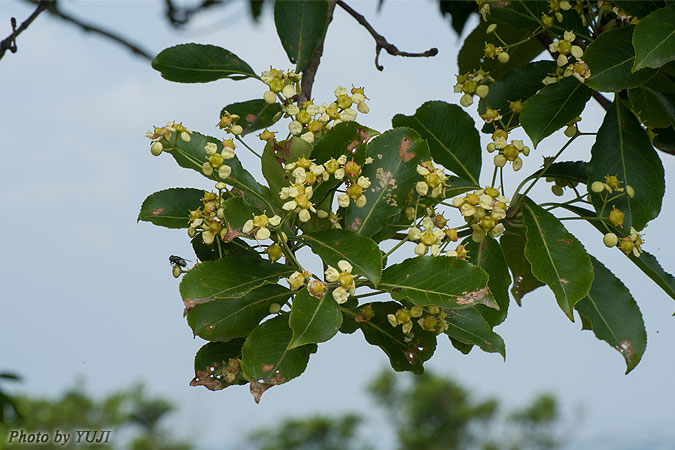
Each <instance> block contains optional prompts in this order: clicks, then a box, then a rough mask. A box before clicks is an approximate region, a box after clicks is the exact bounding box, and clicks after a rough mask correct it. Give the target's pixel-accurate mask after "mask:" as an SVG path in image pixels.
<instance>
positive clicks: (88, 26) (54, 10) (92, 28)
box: [29, 0, 153, 60]
mask: <svg viewBox="0 0 675 450" xmlns="http://www.w3.org/2000/svg"><path fill="white" fill-rule="evenodd" d="M29 2H30V3H39V4H42V3H44V4H45V6H46V9H47V12H49V13H50V14H52V15H53V16H56V17H58V18H59V19H61V20H64V21H66V22H69V23H72V24H73V25H76V26H78V27H79V28H80V29H82V30H83V31H85V32H88V33H94V34H98V35H99V36H103V37H105V38H107V39H110V40H111V41H114V42H116V43H117V44H120V45H122V46H123V47H126V48H127V49H129V50H130V51H131V52H132V53H134V54H135V55H138V56H141V57H143V58H145V59H147V60H152V58H153V56H152V55H151V54H150V53H149V52H148V51H147V50H145V49H143V48H142V47H141V46H139V45H137V44H134V43H133V42H131V41H129V40H128V39H126V38H124V37H122V36H120V35H117V34H115V33H113V32H111V31H108V30H106V29H103V28H101V27H99V26H97V25H94V24H92V23H87V22H83V21H82V20H80V19H76V18H75V17H73V16H71V15H69V14H66V13H64V12H63V11H61V10H60V9H59V8H58V6H57V2H56V1H54V0H51V1H39V2H36V1H35V0H29Z"/></svg>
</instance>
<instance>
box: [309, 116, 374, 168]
mask: <svg viewBox="0 0 675 450" xmlns="http://www.w3.org/2000/svg"><path fill="white" fill-rule="evenodd" d="M374 136H375V134H374V133H373V132H372V130H370V129H368V128H366V127H364V126H362V125H359V124H358V123H356V122H342V123H339V124H337V125H335V126H334V127H333V128H331V129H330V130H329V131H328V132H327V133H326V134H324V135H323V136H321V137H320V138H319V139H317V141H316V142H315V143H314V150H313V151H312V159H313V160H314V162H315V163H316V164H322V163H325V162H326V161H328V160H329V159H331V158H335V159H338V158H339V157H340V156H342V155H350V156H352V157H353V158H354V161H356V162H357V163H358V164H363V162H364V161H365V159H366V151H365V144H366V143H367V142H368V141H369V140H370V139H371V138H373V137H374ZM350 159H351V158H350Z"/></svg>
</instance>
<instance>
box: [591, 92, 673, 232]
mask: <svg viewBox="0 0 675 450" xmlns="http://www.w3.org/2000/svg"><path fill="white" fill-rule="evenodd" d="M606 175H616V176H617V178H618V179H619V180H620V181H622V182H623V183H624V184H623V185H622V186H624V187H625V186H626V185H630V186H632V187H633V189H634V191H635V196H634V197H633V198H629V197H628V196H627V195H623V196H621V197H619V198H615V199H613V200H612V202H611V204H610V205H607V207H605V208H604V211H603V212H602V214H598V215H600V216H602V217H607V216H608V215H609V212H610V211H611V210H612V206H616V208H618V209H620V210H621V211H622V212H623V213H624V214H625V218H624V230H626V231H628V230H630V227H631V226H632V227H634V228H635V229H636V230H638V231H640V230H642V229H643V228H644V227H645V225H646V224H647V222H649V221H650V220H652V219H653V218H655V217H656V216H658V215H659V212H660V211H661V202H662V199H663V194H664V191H665V181H664V171H663V166H662V165H661V160H660V159H659V157H658V155H657V154H656V150H654V148H653V147H652V145H651V143H650V142H649V138H648V137H647V133H645V131H644V130H643V129H642V126H641V125H640V122H639V121H638V120H637V119H636V118H635V116H633V114H632V113H631V112H630V110H629V109H628V108H626V107H625V106H624V105H623V104H622V103H621V102H620V101H619V102H617V101H615V102H614V104H613V105H612V107H611V108H610V109H609V111H607V114H606V115H605V119H604V120H603V122H602V125H601V126H600V129H599V130H598V135H597V137H596V139H595V144H593V147H592V148H591V160H590V162H589V163H588V191H589V192H591V189H590V185H591V184H592V183H593V182H594V181H598V180H600V181H604V179H605V176H606ZM601 195H602V194H593V195H592V199H593V205H594V206H595V210H596V211H598V212H600V211H602V210H603V207H602V205H603V202H602V198H601Z"/></svg>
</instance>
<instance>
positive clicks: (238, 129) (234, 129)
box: [230, 125, 244, 136]
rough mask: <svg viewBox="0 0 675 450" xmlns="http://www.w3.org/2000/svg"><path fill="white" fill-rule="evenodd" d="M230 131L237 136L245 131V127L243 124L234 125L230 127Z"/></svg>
mask: <svg viewBox="0 0 675 450" xmlns="http://www.w3.org/2000/svg"><path fill="white" fill-rule="evenodd" d="M230 132H231V133H232V134H234V135H235V136H239V135H240V134H241V133H243V132H244V129H243V128H242V127H241V125H232V128H230Z"/></svg>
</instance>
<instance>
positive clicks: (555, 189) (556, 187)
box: [551, 184, 563, 197]
mask: <svg viewBox="0 0 675 450" xmlns="http://www.w3.org/2000/svg"><path fill="white" fill-rule="evenodd" d="M551 190H552V191H553V193H554V194H555V195H557V196H558V197H560V196H562V195H563V188H562V186H559V185H557V184H556V185H554V186H551Z"/></svg>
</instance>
